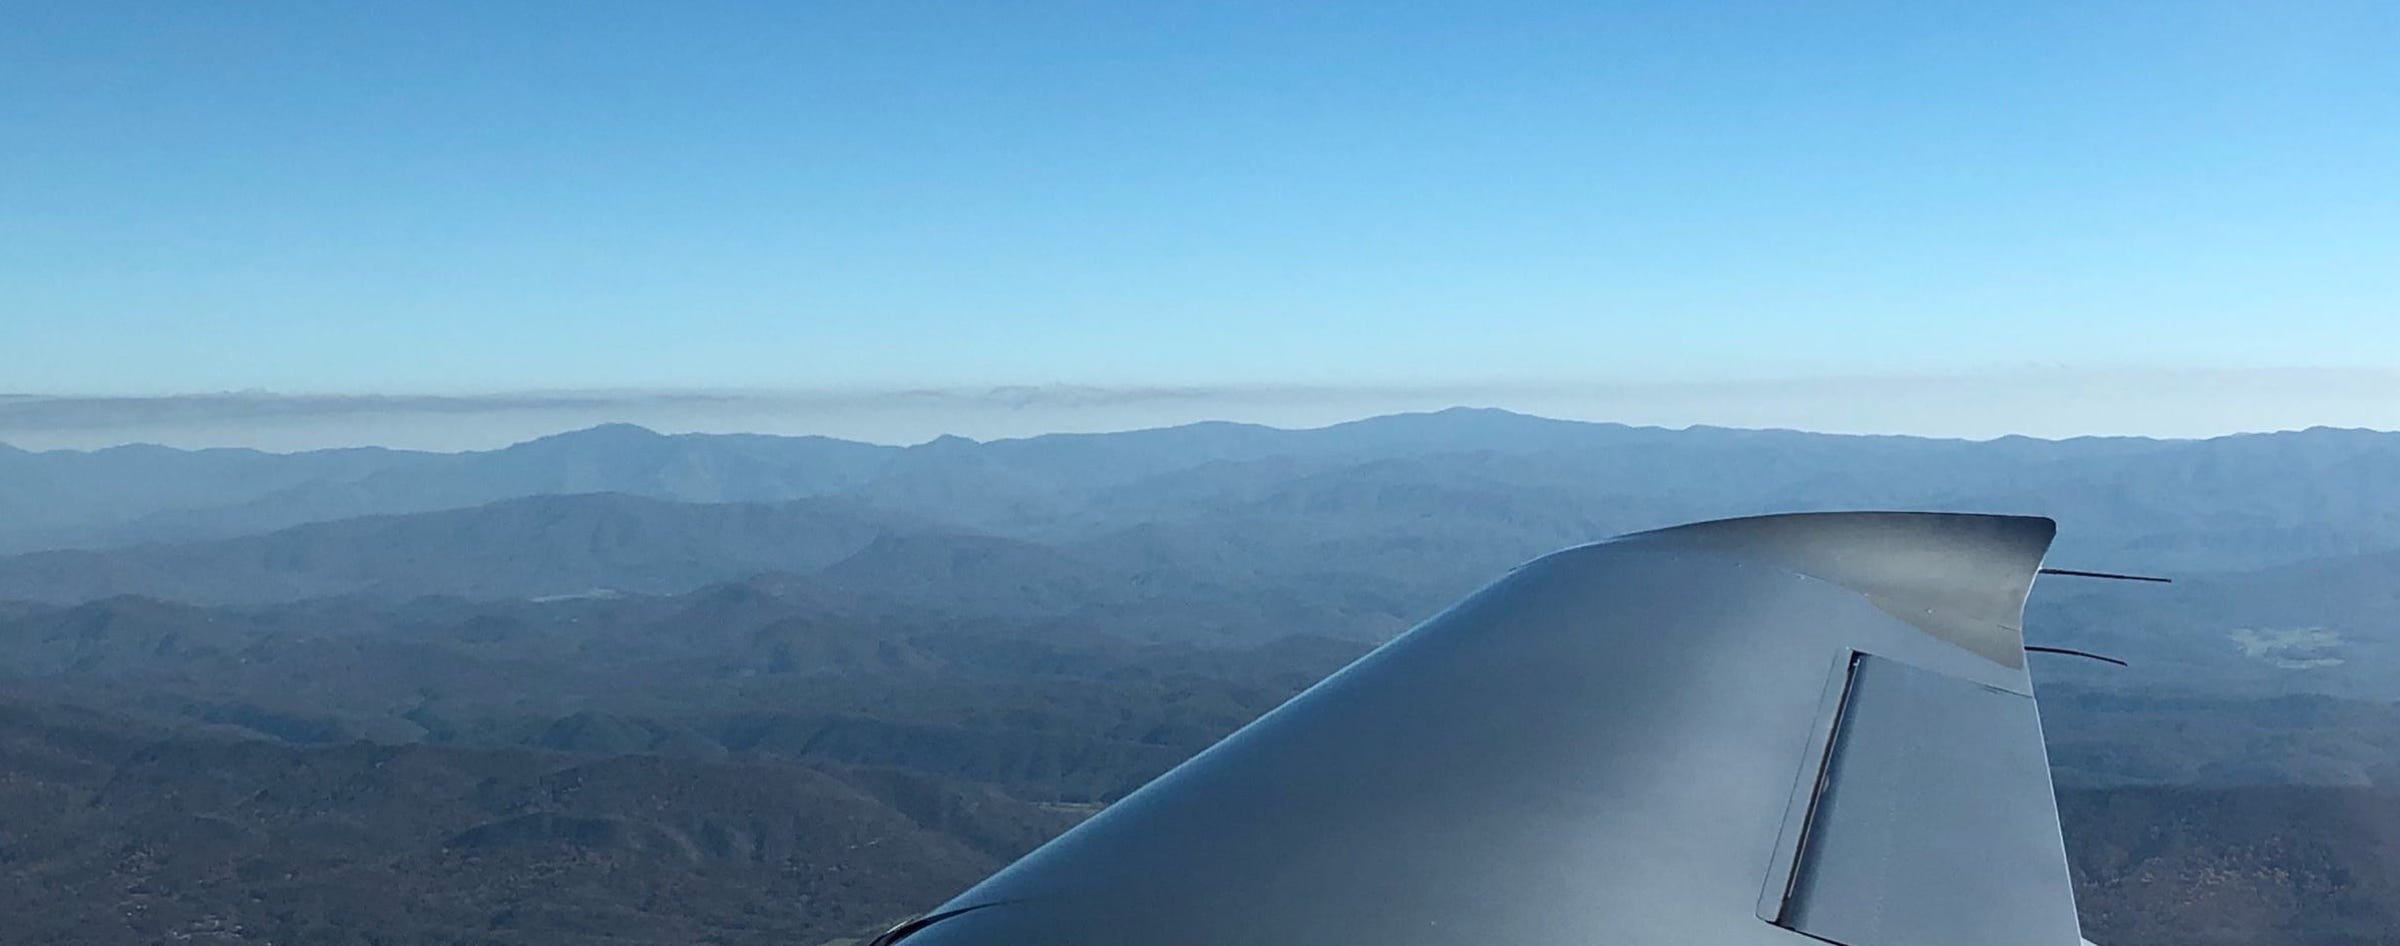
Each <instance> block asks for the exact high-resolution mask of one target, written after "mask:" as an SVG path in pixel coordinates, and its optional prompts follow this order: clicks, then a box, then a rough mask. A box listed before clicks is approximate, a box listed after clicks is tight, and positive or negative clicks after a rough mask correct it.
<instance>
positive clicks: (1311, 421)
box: [0, 367, 2400, 451]
mask: <svg viewBox="0 0 2400 946" xmlns="http://www.w3.org/2000/svg"><path fill="white" fill-rule="evenodd" d="M1461 405H1468V406H1488V407H1500V408H1504V409H1508V410H1512V411H1517V412H1522V413H1532V414H1539V415H1543V416H1548V417H1556V418H1561V419H1571V420H1595V421H1612V422H1617V423H1626V424H1634V425H1646V426H1661V427H1675V428H1680V427H1687V426H1695V425H1699V426H1721V427H1747V428H1788V429H1797V430H1810V431H1822V432H1829V433H1865V434H1905V435H1913V436H1929V437H1958V438H1967V439H1989V438H1994V437H2002V436H2010V435H2023V436H2033V437H2043V438H2066V437H2076V436H2087V435H2129V436H2150V437H2173V438H2188V437H2211V436H2220V435H2224V434H2232V433H2245V432H2257V431H2274V430H2296V429H2303V428H2308V427H2365V428H2375V429H2400V370H2395V369H2380V368H2360V367H2343V368H2280V369H2270V368H2241V369H2158V368H2122V369H2100V368H2063V367H2030V368H2020V369H2013V370H2007V371H1993V372H1987V373H1979V374H1941V375H1899V374H1890V375H1858V376H1845V377H1817V378H1792V379H1761V380H1741V381H1708V382H1648V381H1636V382H1623V383H1617V382H1605V381H1583V382H1488V383H1454V384H1427V385H1408V384H1391V385H1305V384H1229V385H1212V386H1136V385H1115V386H1109V385H1066V384H1042V385H1017V386H997V387H922V388H879V389H837V388H810V387H803V386H795V387H791V388H782V389H744V390H705V389H695V390H682V389H672V390H651V389H616V390H568V391H528V392H502V393H465V394H359V393H332V394H317V393H296V392H267V391H238V392H222V393H202V394H173V395H126V396H116V395H89V396H86V395H53V394H10V395H0V443H4V444H7V445H10V446H14V447H16V448H19V449H27V450H48V449H98V448H103V447H109V446H115V445H120V444H127V443H157V444H164V445H168V446H176V447H185V448H199V447H220V446H224V447H252V448H258V449H265V450H275V451H290V450H309V449H321V448H328V447H347V446H384V447H394V448H402V449H419V450H445V451H446V450H475V449H488V448H493V447H498V446H504V445H507V444H510V443H517V442H521V441H524V440H528V439H532V438H534V437H539V436H543V435H546V434H550V433H555V432H558V431H560V430H568V429H575V428H580V427H588V426H592V425H595V424H601V423H612V422H624V423H633V424H639V425H642V426H645V427H649V428H651V429H654V430H659V431H663V432H669V433H685V432H705V433H730V432H747V433H764V434H783V435H800V434H815V435H821V436H830V437H839V438H843V439H849V440H859V441H864V442H869V443H883V444H909V443H920V442H924V441H927V440H931V439H934V438H936V437H940V436H944V435H954V436H964V437H969V438H973V439H977V440H992V439H1001V438H1012V437H1027V436H1035V435H1039V434H1044V433H1060V432H1098V431H1113V430H1133V429H1142V428H1150V427H1163V426H1172V425H1176V424H1185V423H1194V422H1199V421H1206V420H1232V421H1240V422H1247V423H1260V424H1268V425H1272V426H1280V427H1317V426H1324V425H1328V424H1333V423H1338V422H1341V421H1346V420H1353V419H1356V418H1360V417H1365V416H1371V415H1377V414H1388V413H1398V412H1408V411H1429V410H1439V409H1442V408H1446V407H1454V406H1461Z"/></svg>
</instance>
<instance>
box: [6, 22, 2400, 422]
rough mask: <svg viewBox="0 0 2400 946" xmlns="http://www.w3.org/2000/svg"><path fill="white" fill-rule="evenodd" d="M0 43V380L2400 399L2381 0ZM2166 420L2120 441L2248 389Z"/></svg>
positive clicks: (2168, 408)
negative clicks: (2376, 377)
mask: <svg viewBox="0 0 2400 946" xmlns="http://www.w3.org/2000/svg"><path fill="white" fill-rule="evenodd" d="M6 18H7V20H8V22H9V26H8V28H7V29H5V30H0V140H5V141H7V142H8V146H7V147H5V148H0V221H4V223H0V391H6V392H17V393H27V394H40V395H59V394H71V395H98V396H116V397H153V398H155V397H164V396H171V395H178V394H185V393H193V392H211V391H226V390H237V389H264V390H269V391H277V392H305V393H312V394H475V393H480V392H507V391H524V390H575V389H594V388H607V389H613V390H624V389H644V390H648V389H690V388H708V389H741V390H746V391H755V390H847V391H871V390H895V389H910V388H941V389H978V388H982V387H988V386H995V385H1077V386H1089V387H1097V388H1112V389H1113V388H1125V389H1144V390H1146V389H1150V388H1155V387H1160V386H1183V387H1207V388H1211V389H1215V388H1225V389H1235V390H1247V391H1253V392H1255V391H1261V390H1286V389H1291V388H1295V387H1298V388H1308V389H1341V390H1352V391H1370V392H1371V391H1386V392H1388V391H1394V390H1401V391H1409V390H1419V389H1422V390H1425V391H1431V392H1441V391H1455V390H1460V389H1473V390H1479V391H1487V392H1490V391H1507V390H1521V389H1522V390H1541V391H1549V392H1553V393H1556V392H1557V391H1561V390H1575V389H1577V386H1593V387H1595V388H1600V389H1610V390H1616V389H1622V388H1623V386H1629V385H1630V386H1642V385H1649V386H1654V387H1656V388H1658V389H1662V390H1664V389H1690V388H1692V387H1693V386H1708V385H1727V386H1731V387H1728V388H1726V390H1744V389H1758V388H1759V386H1760V384H1761V382H1774V383H1778V384H1780V383H1785V382H1792V381H1808V380H1810V379H1816V380H1821V381H1824V382H1825V383H1827V384H1837V385H1838V384H1853V383H1855V382H1857V380H1858V379H1862V378H1871V379H1893V378H1900V379H1906V378H1925V377H1939V378H1957V377H1980V378H2006V377H2010V376H2014V375H2022V374H2023V373H2026V372H2034V373H2037V374H2038V373H2040V372H2056V371H2060V370H2066V371H2072V372H2085V373H2097V374H2094V375H2092V376H2099V375H2108V376H2110V377H2112V378H2116V379H2117V381H2122V380H2123V379H2126V378H2136V379H2138V378H2141V377H2148V376H2152V375H2157V374H2161V373H2164V374H2167V375H2174V376H2178V377H2183V376H2188V374H2189V373H2190V372H2194V371H2205V372H2235V373H2240V372H2248V371H2259V372H2270V373H2273V372H2280V373H2279V374H2274V375H2273V376H2274V377H2286V378H2289V377H2301V378H2303V379H2305V378H2307V377H2308V375H2307V373H2306V370H2305V369H2315V368H2340V369H2346V370H2348V371H2349V372H2350V373H2349V374H2344V375H2342V377H2343V378H2345V379H2348V380H2343V381H2341V382H2339V386H2341V387H2342V390H2344V391H2347V392H2350V393H2349V394H2347V395H2344V396H2345V397H2352V398H2354V400H2356V403H2351V402H2341V403H2344V404H2349V405H2350V407H2349V408H2343V407H2339V406H2336V407H2325V406H2323V405H2320V406H2317V407H2313V408H2306V409H2300V408H2295V411H2294V413H2292V414H2291V416H2290V417H2289V418H2283V419H2279V418H2280V417H2281V415H2278V417H2276V418H2265V419H2253V418H2251V417H2250V416H2248V415H2239V418H2238V419H2237V418H2236V415H2235V414H2234V413H2227V414H2225V415H2224V416H2223V417H2221V418H2218V419H2221V420H2223V423H2221V424H2218V425H2217V426H2223V427H2234V426H2239V425H2256V424H2267V425H2280V426H2300V425H2303V424H2305V423H2308V422H2315V421H2316V420H2317V419H2318V418H2317V417H2316V416H2315V415H2311V414H2308V411H2312V410H2313V411H2316V412H2317V413H2318V414H2324V415H2327V416H2325V417H2324V418H2323V419H2324V420H2327V421H2334V422H2340V421H2345V420H2347V421H2351V422H2364V423H2377V424H2380V425H2387V426H2400V408H2388V409H2389V410H2390V411H2391V412H2392V413H2391V417H2390V419H2389V420H2388V421H2386V420H2380V418H2382V417H2384V416H2385V415H2382V414H2376V413H2374V411H2375V410H2377V409H2378V407H2377V405H2400V386H2394V387H2391V388H2389V389H2378V388H2375V387H2374V386H2373V385H2364V386H2362V385H2361V384H2359V383H2358V382H2357V381H2356V378H2357V377H2358V375H2357V372H2360V371H2367V372H2374V371H2384V370H2387V369H2400V305H2396V303H2400V170H2395V169H2400V57H2396V56H2393V55H2392V54H2391V51H2392V50H2393V49H2395V48H2400V6H2395V5H2392V4H2386V3H2321V4H2315V3H2297V4H2249V3H2242V4H2233V3H2199V2H2190V3H2185V2H2178V3H2145V4H2094V3H2060V4H1975V5H1967V4H1938V3H1888V4H1797V3H1788V2H1774V3H1755V4H1742V3H1729V4H1677V5H1668V4H1655V5H1653V4H1614V5H1609V4H1590V3H1575V4H1566V3H1560V4H1457V5H1439V4H1425V3H1375V4H1367V3H1358V4H1304V3H1288V2H1286V3H1258V4H1250V3H1213V4H1167V3H1156V4H1149V3H1136V4H1127V3H1091V4H1078V3H1039V4H1020V3H1000V2H976V3H959V4H915V3H855V4H836V3H824V4H741V5H735V4H708V3H673V4H622V5H620V4H608V3H576V4H563V3H562V4H554V5H547V4H535V3H512V4H435V3H426V4H374V5H370V4H301V3H250V4H189V3H164V2H161V3H154V4H141V5H120V4H106V3H75V4H66V3H57V4H19V5H16V6H15V7H14V8H13V9H11V10H10V11H9V12H8V13H7V14H6ZM2294 369H2302V370H2301V372H2300V373H2299V374H2298V375H2294V374H2293V373H2292V372H2293V371H2294ZM2110 373H2114V374H2110ZM1996 383H1997V382H1996ZM2111 383H2117V382H2116V381H2112V382H2111ZM1744 385H1747V386H1749V388H1743V387H1742V386H1744ZM1769 387H1772V386H1771V385H1770V386H1769ZM1829 390H1830V389H1829ZM2164 390H2166V389H2165V388H2158V389H2156V390H2153V391H2152V393H2151V394H2150V395H2134V397H2135V400H2136V401H2137V402H2138V401H2140V400H2141V397H2144V396H2147V397H2149V401H2147V402H2143V403H2147V404H2148V407H2146V408H2143V409H2144V410H2149V411H2150V412H2151V413H2150V414H2147V415H2146V414H2143V413H2141V411H2139V410H2133V408H2131V407H2126V406H2125V405H2117V407H2119V408H2120V409H2123V410H2129V411H2132V412H2131V413H2127V414H2125V416H2124V417H2123V418H2121V419H2119V420H2115V421H2111V422H2110V425H2109V426H2111V427H2112V429H2114V428H2124V429H2130V430H2142V429H2150V428H2156V429H2159V430H2162V431H2167V430H2171V431H2182V430H2185V429H2186V428H2189V429H2193V430H2201V429H2206V428H2208V427H2209V425H2210V424H2211V423H2213V422H2214V421H2212V420H2211V418H2212V417H2217V415H2212V414H2209V413H2208V412H2209V411H2211V410H2215V409H2216V408H2217V407H2220V406H2222V407H2230V406H2229V405H2210V404H2205V403H2203V404H2192V403H2189V402H2188V398H2181V397H2176V398H2170V397H2167V396H2165V395H2164V394H2161V393H2159V392H2161V391H2164ZM2361 391H2364V392H2366V393H2365V394H2364V395H2363V396H2362V395H2360V394H2359V392H2361ZM2387 394H2388V396H2386V395H2387ZM1980 396H1986V395H1979V397H1980ZM2360 397H2363V399H2358V398H2360ZM1437 399H1438V398H1437ZM1487 399H1489V400H1496V401H1500V402H1507V401H1508V400H1509V398H1508V396H1505V395H1503V394H1492V395H1490V396H1489V397H1488V398H1487ZM1773 400H1774V399H1773V398H1770V399H1769V400H1768V402H1762V403H1768V404H1769V405H1770V406H1771V402H1772V401H1773ZM1820 400H1824V399H1823V398H1820ZM2311 403H2314V402H2311ZM2329 403H2331V402H2329ZM1828 404H1829V405H1830V406H1829V407H1828V408H1826V410H1827V411H1830V413H1824V414H1821V415H1811V417H1815V419H1814V420H1812V419H1811V417H1799V418H1797V419H1796V420H1794V421H1792V425H1794V426H1818V427H1827V428H1835V429H1840V428H1843V427H1844V426H1845V424H1844V423H1843V420H1844V417H1843V410H1842V406H1841V403H1840V401H1839V399H1838V398H1836V399H1833V400H1831V401H1828ZM2134 406H2135V407H2139V406H2140V404H2135V405H2134ZM1587 408H1588V409H1584V410H1581V411H1580V413H1586V414H1606V413H1610V411H1609V410H1608V408H1607V405H1606V404H1605V403H1593V404H1589V405H1587ZM2352 408H2354V409H2352ZM2345 411H2347V413H2345ZM1558 412H1564V413H1578V412H1579V411H1578V409H1577V408H1575V407H1574V406H1573V405H1572V404H1569V405H1567V406H1565V407H1564V408H1561V409H1560V410H1559V411H1558ZM1269 413H1270V414H1272V412H1271V411H1270V412H1269ZM1726 413H1727V412H1725V411H1721V410H1720V411H1717V412H1716V414H1711V412H1710V409H1706V408H1700V407H1695V408H1691V409H1690V410H1686V411H1684V414H1686V415H1688V416H1683V417H1681V421H1682V422H1686V423H1689V422H1716V421H1718V420H1720V417H1721V415H1725V414H1726ZM1731 413H1732V414H1734V415H1740V416H1748V415H1747V414H1745V413H1744V412H1741V411H1734V412H1731ZM1665 414H1667V415H1674V414H1675V411H1673V410H1669V411H1666V412H1665ZM2334 415H2340V416H2334ZM2351 415H2357V416H2356V417H2352V416H2351ZM1162 416H1163V415H1162ZM1862 416H1863V415H1862ZM2144 417H2150V418H2151V419H2150V420H2144ZM1767 419H1768V420H1773V418H1772V417H1768V418H1767ZM1659 420H1660V422H1674V421H1675V420H1677V417H1676V416H1663V417H1661V418H1659ZM1920 420H1921V422H1919V423H1916V424H1915V426H1913V427H1909V429H1918V428H1922V429H1923V431H1924V432H1944V423H1943V422H1942V420H1941V415H1940V412H1939V411H1938V410H1937V411H1934V412H1933V413H1932V414H1931V415H1930V419H1922V418H1921V419H1920ZM2060 422H2061V419H2060V418H2057V417H2047V418H2028V420H2027V422H2026V423H2025V424H2024V425H2023V426H2025V427H2026V428H2028V429H2043V430H2048V429H2051V428H2058V429H2061V430H2065V429H2070V428H2071V427H2072V425H2071V424H2069V425H2067V426H2066V427H2060V426H2059V424H2060ZM4 426H5V425H4V424H0V427H4ZM937 426H938V424H937ZM1848 426H1852V427H1858V426H1869V427H1872V426H1877V425H1876V424H1861V423H1852V424H1849V425H1848ZM1881 426H1884V427H1892V426H1895V425H1893V424H1882V425H1881ZM1898 426H1907V425H1898ZM1951 426H1954V427H1958V426H1959V425H1951ZM1979 430H1980V428H1977V429H1976V430H1967V429H1966V428H1965V427H1959V431H1960V432H1969V433H1973V432H1978V431H1979ZM970 432H972V431H970ZM899 435H900V434H897V433H896V434H895V436H899ZM907 435H909V436H913V435H914V431H913V430H912V431H911V432H909V433H908V434H907ZM6 436H8V431H6V430H5V429H0V437H6ZM19 439H21V438H19Z"/></svg>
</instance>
